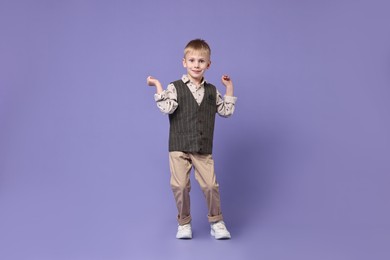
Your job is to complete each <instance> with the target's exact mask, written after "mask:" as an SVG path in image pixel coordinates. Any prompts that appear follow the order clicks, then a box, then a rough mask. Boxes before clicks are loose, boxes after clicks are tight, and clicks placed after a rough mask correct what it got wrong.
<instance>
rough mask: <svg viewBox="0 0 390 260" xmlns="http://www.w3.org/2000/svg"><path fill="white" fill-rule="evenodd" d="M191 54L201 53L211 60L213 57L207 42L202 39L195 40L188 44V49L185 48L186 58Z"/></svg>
mask: <svg viewBox="0 0 390 260" xmlns="http://www.w3.org/2000/svg"><path fill="white" fill-rule="evenodd" d="M190 52H200V53H202V54H204V55H206V56H208V58H209V59H210V56H211V49H210V46H209V45H208V44H207V42H206V41H205V40H202V39H195V40H192V41H190V42H189V43H187V45H186V47H185V48H184V58H185V57H186V55H187V54H188V53H190Z"/></svg>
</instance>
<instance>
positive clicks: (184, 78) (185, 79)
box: [181, 74, 206, 86]
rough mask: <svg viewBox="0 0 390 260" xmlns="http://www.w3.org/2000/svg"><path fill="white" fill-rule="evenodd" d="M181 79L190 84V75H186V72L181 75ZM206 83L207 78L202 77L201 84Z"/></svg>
mask: <svg viewBox="0 0 390 260" xmlns="http://www.w3.org/2000/svg"><path fill="white" fill-rule="evenodd" d="M181 80H182V81H183V82H184V84H188V83H189V82H191V80H190V78H189V77H188V75H186V74H184V75H183V76H182V77H181ZM204 83H206V80H205V79H204V78H203V79H202V82H201V83H200V85H201V86H203V85H204Z"/></svg>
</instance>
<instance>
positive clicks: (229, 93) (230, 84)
mask: <svg viewBox="0 0 390 260" xmlns="http://www.w3.org/2000/svg"><path fill="white" fill-rule="evenodd" d="M222 84H223V85H224V86H225V87H226V94H225V95H226V96H233V82H232V80H231V79H230V77H229V76H228V75H223V76H222Z"/></svg>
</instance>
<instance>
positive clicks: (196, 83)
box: [187, 74, 204, 87]
mask: <svg viewBox="0 0 390 260" xmlns="http://www.w3.org/2000/svg"><path fill="white" fill-rule="evenodd" d="M187 77H188V78H189V79H190V81H191V82H192V83H193V84H195V85H196V86H197V87H199V86H200V85H201V84H202V82H203V79H204V78H203V77H202V78H201V79H200V80H197V79H194V78H192V77H191V76H190V75H188V74H187Z"/></svg>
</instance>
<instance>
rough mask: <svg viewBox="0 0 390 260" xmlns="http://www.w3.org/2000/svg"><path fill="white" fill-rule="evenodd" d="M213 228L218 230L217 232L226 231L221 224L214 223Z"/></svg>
mask: <svg viewBox="0 0 390 260" xmlns="http://www.w3.org/2000/svg"><path fill="white" fill-rule="evenodd" d="M213 228H214V229H219V230H225V229H226V227H225V225H224V224H223V223H215V224H214V225H213Z"/></svg>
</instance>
